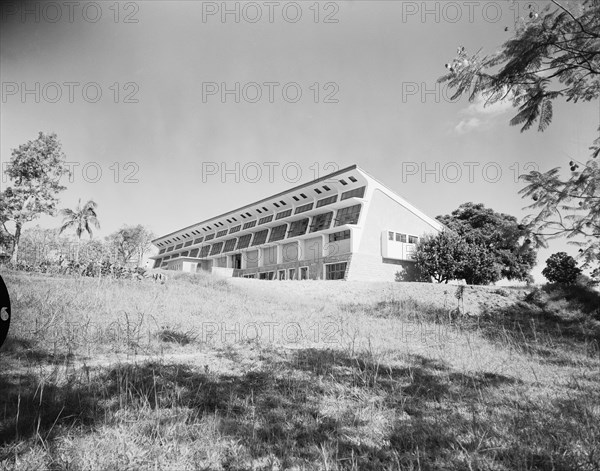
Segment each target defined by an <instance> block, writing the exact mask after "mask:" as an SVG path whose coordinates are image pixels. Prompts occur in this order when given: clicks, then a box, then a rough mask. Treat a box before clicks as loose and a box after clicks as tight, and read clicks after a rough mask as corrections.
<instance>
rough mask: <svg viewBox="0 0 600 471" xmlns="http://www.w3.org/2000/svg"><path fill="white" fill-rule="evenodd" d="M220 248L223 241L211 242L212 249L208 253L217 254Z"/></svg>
mask: <svg viewBox="0 0 600 471" xmlns="http://www.w3.org/2000/svg"><path fill="white" fill-rule="evenodd" d="M222 248H223V242H217V243H216V244H213V246H212V249H211V250H210V255H211V256H212V255H219V254H220V253H221V249H222Z"/></svg>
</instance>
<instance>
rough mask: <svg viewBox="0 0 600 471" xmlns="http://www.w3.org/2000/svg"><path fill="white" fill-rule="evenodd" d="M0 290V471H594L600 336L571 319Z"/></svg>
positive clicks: (86, 282)
mask: <svg viewBox="0 0 600 471" xmlns="http://www.w3.org/2000/svg"><path fill="white" fill-rule="evenodd" d="M2 276H3V277H4V279H5V281H6V283H7V285H8V287H9V290H10V293H11V296H12V301H13V319H12V324H11V331H10V334H9V339H8V340H7V342H6V343H5V345H4V346H3V347H2V348H1V349H0V354H1V355H2V361H3V367H2V370H1V371H0V411H2V415H0V469H19V470H23V469H40V468H42V469H44V468H45V469H67V468H68V469H178V470H179V469H217V470H218V469H223V470H225V469H229V470H231V469H240V470H241V469H256V470H263V469H264V470H266V469H269V470H274V469H279V470H283V469H296V470H301V469H327V470H342V469H343V470H352V469H361V470H363V469H373V470H375V469H377V470H380V469H389V470H392V469H457V470H458V469H460V470H462V469H490V470H492V469H493V470H513V469H584V470H593V469H598V468H599V467H600V445H599V444H600V407H599V406H598V401H597V398H598V397H599V396H600V346H599V340H600V329H599V328H598V321H596V320H594V319H593V318H592V317H590V316H589V315H588V314H585V313H583V312H582V311H581V306H580V305H577V304H576V303H573V302H571V301H566V300H564V299H556V300H546V301H547V303H546V304H544V303H543V302H540V301H539V300H537V301H536V300H533V301H532V299H533V297H532V296H529V297H528V299H529V300H530V301H531V302H530V303H526V302H524V301H523V295H524V290H523V289H520V290H510V289H504V290H500V291H498V290H496V289H495V288H471V287H467V288H466V289H465V291H464V293H463V299H464V309H463V305H462V304H461V305H460V307H461V309H462V311H463V312H468V313H470V314H477V315H476V316H475V315H473V316H458V317H457V316H450V315H448V312H449V311H450V310H452V309H454V308H455V307H456V306H457V299H456V298H455V297H454V294H455V291H456V287H454V286H443V285H442V286H440V285H428V284H400V283H397V284H394V283H379V284H378V283H366V284H364V283H343V282H267V281H257V280H240V279H235V280H224V279H218V278H213V277H210V276H192V275H184V274H177V275H174V276H173V277H172V278H171V279H170V280H169V282H168V283H167V284H166V285H160V284H155V283H152V282H148V281H142V282H136V281H114V280H108V279H102V280H99V279H91V278H90V279H88V278H68V277H47V276H36V275H26V274H21V273H14V272H9V273H6V272H3V273H2Z"/></svg>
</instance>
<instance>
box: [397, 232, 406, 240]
mask: <svg viewBox="0 0 600 471" xmlns="http://www.w3.org/2000/svg"><path fill="white" fill-rule="evenodd" d="M396 242H406V234H400V233H398V232H396Z"/></svg>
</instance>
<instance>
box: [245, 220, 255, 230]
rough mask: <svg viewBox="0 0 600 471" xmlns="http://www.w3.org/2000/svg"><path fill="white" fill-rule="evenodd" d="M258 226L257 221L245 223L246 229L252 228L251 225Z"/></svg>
mask: <svg viewBox="0 0 600 471" xmlns="http://www.w3.org/2000/svg"><path fill="white" fill-rule="evenodd" d="M254 226H256V221H250V222H247V223H246V224H244V229H250V228H251V227H254Z"/></svg>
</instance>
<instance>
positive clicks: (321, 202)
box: [317, 195, 337, 208]
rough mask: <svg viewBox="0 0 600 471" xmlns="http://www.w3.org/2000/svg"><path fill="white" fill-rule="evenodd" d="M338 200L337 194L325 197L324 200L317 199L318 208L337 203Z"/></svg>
mask: <svg viewBox="0 0 600 471" xmlns="http://www.w3.org/2000/svg"><path fill="white" fill-rule="evenodd" d="M336 201H337V195H334V196H330V197H329V198H324V199H322V200H319V201H317V208H320V207H322V206H327V205H328V204H332V203H335V202H336Z"/></svg>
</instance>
